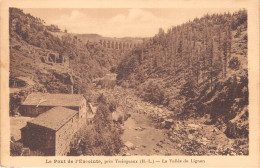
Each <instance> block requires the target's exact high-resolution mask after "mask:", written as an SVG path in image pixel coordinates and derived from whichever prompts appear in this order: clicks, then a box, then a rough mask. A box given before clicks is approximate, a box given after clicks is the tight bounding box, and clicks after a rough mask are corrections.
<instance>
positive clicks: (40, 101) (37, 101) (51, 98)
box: [22, 92, 84, 107]
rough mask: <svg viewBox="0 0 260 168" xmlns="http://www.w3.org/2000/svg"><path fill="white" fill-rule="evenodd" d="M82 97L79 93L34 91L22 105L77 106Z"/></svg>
mask: <svg viewBox="0 0 260 168" xmlns="http://www.w3.org/2000/svg"><path fill="white" fill-rule="evenodd" d="M83 99H84V97H83V95H81V94H50V93H39V92H35V93H32V94H30V95H28V96H27V98H26V99H25V101H24V102H23V103H22V104H23V105H35V106H64V107H69V106H72V107H75V106H76V107H78V106H80V103H81V101H82V100H83Z"/></svg>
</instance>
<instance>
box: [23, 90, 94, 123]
mask: <svg viewBox="0 0 260 168" xmlns="http://www.w3.org/2000/svg"><path fill="white" fill-rule="evenodd" d="M57 106H61V107H66V108H69V109H72V110H76V111H78V112H79V117H80V120H79V122H80V123H81V124H84V123H86V117H87V116H86V115H87V113H91V110H90V109H89V106H87V104H86V99H85V98H84V97H83V95H81V94H50V93H39V92H35V93H31V94H30V95H28V96H27V98H26V99H25V101H24V102H23V103H22V107H21V115H23V116H30V117H36V116H38V115H39V114H42V113H44V112H46V111H48V110H50V109H51V108H53V107H57Z"/></svg>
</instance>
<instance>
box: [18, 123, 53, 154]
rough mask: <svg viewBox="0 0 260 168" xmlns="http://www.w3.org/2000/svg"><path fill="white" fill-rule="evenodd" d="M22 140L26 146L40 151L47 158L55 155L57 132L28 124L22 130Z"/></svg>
mask: <svg viewBox="0 0 260 168" xmlns="http://www.w3.org/2000/svg"><path fill="white" fill-rule="evenodd" d="M21 140H22V142H23V144H24V146H27V147H29V148H30V149H32V150H40V151H42V152H43V153H44V154H45V155H47V156H53V155H55V131H54V130H51V129H49V128H46V127H42V126H39V125H35V124H32V123H27V126H26V127H23V128H22V129H21Z"/></svg>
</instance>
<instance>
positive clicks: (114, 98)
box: [9, 8, 250, 156]
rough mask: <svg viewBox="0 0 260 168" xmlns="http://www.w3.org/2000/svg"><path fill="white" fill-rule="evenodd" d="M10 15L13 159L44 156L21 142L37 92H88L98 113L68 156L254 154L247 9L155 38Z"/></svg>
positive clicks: (19, 11) (17, 13)
mask: <svg viewBox="0 0 260 168" xmlns="http://www.w3.org/2000/svg"><path fill="white" fill-rule="evenodd" d="M9 12H10V78H9V80H10V111H9V113H10V121H11V122H10V123H11V137H10V138H11V154H12V155H14V156H20V155H36V156H38V155H44V154H43V153H41V152H39V151H37V150H31V154H28V152H24V151H29V150H30V149H28V147H27V146H23V144H22V143H21V140H20V138H21V131H20V129H21V128H22V127H24V126H25V125H26V123H27V122H28V121H30V120H31V119H32V118H31V117H25V116H21V114H22V113H21V111H22V109H23V102H24V101H25V99H26V98H27V97H28V95H30V94H31V93H35V92H40V93H49V94H66V96H69V95H82V97H84V100H86V102H87V103H86V104H87V106H89V108H90V109H91V111H92V112H93V120H91V121H90V122H87V124H85V125H84V126H83V127H82V128H80V129H78V130H77V131H76V133H75V135H74V136H73V138H72V139H71V141H70V142H69V143H68V144H69V148H70V150H69V152H68V153H67V154H66V155H68V156H82V155H84V156H86V155H91V156H93V155H94V156H100V155H102V156H104V155H105V156H132V155H142V156H152V155H164V156H172V155H187V156H201V155H207V156H209V155H210V156H211V155H249V137H248V135H249V121H248V116H249V113H250V112H249V111H248V104H249V100H248V95H249V91H248V60H247V59H248V58H247V54H248V53H247V40H248V39H247V11H246V10H239V11H237V12H234V13H232V14H231V13H225V14H213V15H208V14H206V15H205V16H203V17H201V18H195V19H194V20H193V21H189V22H187V23H183V24H182V25H177V26H173V27H170V28H169V29H168V30H167V32H165V31H164V30H163V29H160V30H159V32H158V34H155V35H154V36H153V37H150V38H141V37H126V38H114V37H103V36H101V35H98V34H75V33H68V32H67V31H64V32H62V31H61V30H59V29H57V27H55V26H54V27H55V31H54V30H53V28H52V27H53V26H46V25H45V23H44V22H43V21H42V20H41V19H40V18H36V17H34V16H32V15H30V14H25V13H23V11H22V9H17V8H10V11H9ZM44 101H46V100H41V102H39V103H38V104H37V105H36V107H38V105H39V104H40V103H42V102H44ZM72 122H73V119H72Z"/></svg>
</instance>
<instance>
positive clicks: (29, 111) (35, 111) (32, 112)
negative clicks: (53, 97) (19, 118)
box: [21, 105, 53, 117]
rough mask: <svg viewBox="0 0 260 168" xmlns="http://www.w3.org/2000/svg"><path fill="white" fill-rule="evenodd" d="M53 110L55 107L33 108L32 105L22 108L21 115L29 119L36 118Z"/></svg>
mask: <svg viewBox="0 0 260 168" xmlns="http://www.w3.org/2000/svg"><path fill="white" fill-rule="evenodd" d="M51 108H53V106H52V107H51V106H38V107H36V106H31V105H23V106H22V108H21V115H23V116H28V117H36V116H38V115H39V114H42V113H44V112H46V111H48V110H50V109H51Z"/></svg>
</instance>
